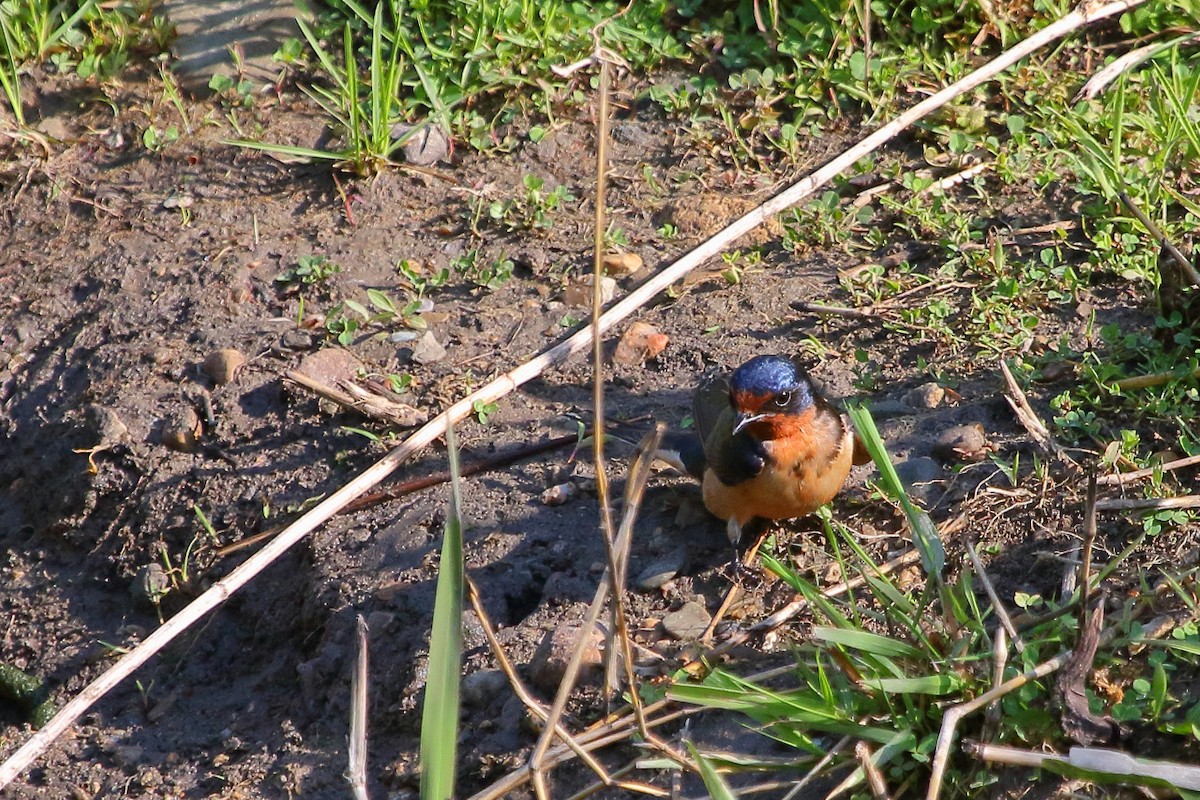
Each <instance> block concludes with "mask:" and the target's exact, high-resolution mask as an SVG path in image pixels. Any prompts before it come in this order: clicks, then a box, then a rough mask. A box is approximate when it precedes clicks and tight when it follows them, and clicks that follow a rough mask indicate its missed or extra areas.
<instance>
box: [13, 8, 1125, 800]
mask: <svg viewBox="0 0 1200 800" xmlns="http://www.w3.org/2000/svg"><path fill="white" fill-rule="evenodd" d="M1144 2H1146V0H1117V1H1116V2H1112V3H1105V4H1104V5H1100V6H1095V5H1091V4H1086V3H1085V4H1083V5H1082V6H1080V7H1079V8H1077V9H1075V10H1074V11H1071V12H1070V13H1068V14H1064V15H1063V16H1062V17H1060V18H1059V19H1058V20H1056V21H1054V22H1053V23H1051V24H1049V25H1047V26H1046V27H1045V28H1042V29H1041V30H1040V31H1038V32H1037V33H1034V34H1033V35H1032V36H1030V37H1029V38H1027V39H1025V40H1024V41H1022V42H1021V43H1019V44H1018V45H1016V46H1015V47H1013V48H1011V49H1009V50H1006V51H1005V52H1003V53H1001V54H1000V55H998V56H997V57H996V58H994V59H992V60H991V61H989V62H987V63H986V64H984V65H983V66H981V67H979V68H978V69H976V70H974V71H972V72H971V73H969V74H967V75H966V76H964V77H963V78H961V79H959V80H957V81H955V82H954V83H951V84H950V85H949V86H946V87H945V88H943V89H942V90H940V91H938V92H935V93H934V94H932V95H930V96H929V97H927V98H925V99H924V100H922V101H921V102H919V103H917V104H916V105H914V106H913V107H912V108H910V109H909V110H908V111H906V112H904V113H903V114H901V115H900V116H898V117H897V118H896V119H894V120H892V121H891V122H889V123H887V124H886V125H884V126H883V127H881V128H879V129H878V130H876V131H875V132H874V133H871V134H869V135H868V136H866V137H864V138H863V139H862V140H860V141H859V142H858V143H857V144H855V145H854V146H852V147H850V148H849V149H847V150H846V151H845V152H843V153H842V154H841V155H839V156H837V157H835V158H833V159H831V160H830V161H828V162H827V163H826V164H825V165H823V166H822V167H820V168H819V169H817V170H815V171H814V172H812V173H811V174H809V175H808V176H806V177H804V178H802V179H801V180H799V181H797V182H796V183H794V184H792V185H791V186H790V187H788V188H787V189H785V190H784V191H783V192H781V193H779V194H778V195H776V196H775V197H772V198H771V199H770V200H768V201H767V202H765V203H763V204H762V205H761V206H759V207H758V208H756V209H754V210H752V211H750V212H748V213H747V214H745V215H743V216H742V217H739V218H738V219H737V220H735V221H734V222H732V223H731V224H729V225H728V226H726V227H725V228H724V229H722V230H721V231H718V232H717V233H715V234H713V236H711V237H710V238H708V239H707V240H705V241H704V242H703V243H701V244H700V245H699V246H698V247H696V248H695V249H693V250H691V251H690V252H688V253H687V254H685V255H684V256H683V257H681V258H680V259H678V260H677V261H675V262H674V263H673V264H671V265H669V266H667V267H665V268H664V269H662V270H660V271H659V272H658V273H657V274H655V275H654V276H653V277H651V278H650V279H649V280H647V281H646V282H645V283H643V284H642V285H641V286H639V287H638V288H637V289H634V290H633V291H631V292H630V293H629V294H628V295H626V296H625V297H624V298H622V299H621V300H620V301H618V302H617V303H615V304H614V305H613V306H612V307H611V308H610V309H609V310H608V312H607V313H605V314H604V316H603V317H602V318H601V320H600V324H599V325H595V326H587V327H585V328H582V329H580V330H579V331H577V332H575V333H574V334H572V335H571V336H569V337H568V338H567V339H565V340H564V341H562V342H559V343H558V344H557V345H555V346H553V347H551V348H549V349H548V350H545V351H543V352H542V353H540V354H539V355H538V356H536V357H535V358H532V359H530V360H529V361H526V362H525V363H523V364H521V365H520V366H519V367H516V368H515V369H513V370H511V371H509V372H507V373H505V374H504V375H501V376H500V377H498V378H496V379H495V380H493V381H491V382H490V383H488V384H487V385H485V386H483V387H481V388H479V389H477V390H476V391H474V392H472V393H471V394H469V395H467V396H466V397H464V398H463V399H462V400H459V401H458V402H457V403H454V404H453V405H451V406H450V407H449V408H447V409H446V410H445V411H443V412H442V413H441V414H438V415H437V416H436V417H434V418H433V419H431V420H430V421H429V422H427V423H425V425H424V426H422V427H421V428H419V429H418V430H416V431H415V432H414V433H413V434H412V435H410V436H409V437H408V438H407V439H405V440H404V441H403V442H402V443H401V444H399V445H398V446H397V447H396V448H395V449H393V450H392V451H391V452H390V453H388V454H387V455H386V456H384V457H383V458H382V459H380V460H379V461H378V462H376V463H375V464H373V465H372V466H370V467H368V468H367V469H366V470H364V471H363V472H362V473H360V474H359V475H358V476H357V477H355V478H354V479H353V480H351V481H350V482H349V483H347V484H345V485H344V486H343V487H342V488H341V489H338V490H337V491H336V492H334V493H333V494H331V495H330V496H329V497H328V498H327V499H326V500H324V501H323V502H321V503H319V504H317V506H315V507H314V508H313V509H312V510H310V511H309V512H308V513H307V514H305V515H304V516H302V517H301V518H300V519H298V520H296V521H295V522H294V523H292V524H291V525H289V526H288V528H287V529H286V530H284V531H283V532H282V533H281V534H280V535H279V537H278V538H276V539H275V540H273V541H272V542H271V543H270V544H268V545H267V546H266V547H264V548H263V549H262V550H261V551H259V552H258V553H256V554H254V555H253V556H251V557H250V558H249V559H248V560H247V561H246V562H245V563H244V564H242V565H241V566H240V567H238V568H237V569H235V570H233V571H232V572H231V573H230V574H229V575H228V576H226V577H225V578H224V579H222V580H221V581H219V582H218V583H216V584H215V585H213V586H212V588H210V589H209V590H208V591H206V592H205V593H204V594H202V595H200V597H197V598H196V599H195V600H193V601H192V602H191V603H190V604H188V605H187V606H185V607H184V608H183V609H182V610H181V611H180V612H179V613H178V614H176V615H175V616H174V617H172V618H171V620H170V621H169V622H167V623H166V624H164V625H162V626H161V627H160V628H158V629H157V630H156V631H154V633H152V634H150V636H148V637H147V638H146V640H145V641H144V642H142V643H141V644H140V645H138V646H137V647H135V648H134V649H133V650H131V651H130V652H129V653H127V654H126V655H125V656H123V657H122V658H121V660H120V661H118V662H117V663H116V664H114V665H113V666H112V667H110V668H109V669H108V670H106V671H105V672H104V673H102V674H101V675H100V676H99V677H98V678H96V679H95V680H94V681H92V682H91V683H90V684H88V686H87V687H85V688H84V689H83V691H81V692H80V693H79V694H78V695H76V696H75V697H74V698H73V699H72V700H71V701H70V702H68V703H67V704H66V705H64V706H63V708H62V710H61V711H59V713H58V714H57V715H55V717H54V718H53V719H51V720H50V721H49V722H48V723H47V724H46V725H45V727H43V728H42V729H41V730H40V731H38V732H37V733H36V734H34V735H33V736H32V737H30V739H29V740H28V741H27V742H26V743H25V744H24V745H22V746H21V747H20V748H19V749H18V750H17V751H16V752H15V753H13V754H12V755H11V756H10V757H9V758H8V759H7V760H6V761H5V762H4V763H3V764H0V789H3V788H4V787H6V786H8V784H10V783H12V781H13V780H14V779H15V778H16V777H17V776H18V775H20V774H21V773H22V772H23V771H24V770H25V768H26V767H28V766H29V765H30V764H31V763H32V762H33V760H34V759H36V758H37V757H38V756H39V755H40V754H41V753H42V752H43V751H45V749H46V748H47V747H49V745H50V743H51V742H53V741H54V740H55V739H57V738H58V737H59V736H61V735H62V734H63V733H65V732H66V731H67V729H68V728H70V727H71V726H72V725H73V724H74V723H75V721H76V720H77V719H79V717H81V716H82V715H83V714H84V713H85V712H86V711H87V710H88V709H89V708H91V706H92V705H93V704H94V703H95V702H96V701H97V700H99V699H100V698H101V697H103V696H104V695H105V694H107V693H108V692H109V691H110V690H111V689H112V688H113V687H114V686H116V685H117V684H119V683H120V682H121V681H123V680H124V679H125V678H127V677H128V676H129V675H131V674H132V673H133V672H134V671H136V670H137V668H138V667H140V666H141V665H142V664H144V663H146V661H148V660H149V659H150V658H151V657H153V656H154V655H155V654H156V653H157V652H158V651H159V650H161V649H162V648H163V647H164V646H165V645H166V644H167V643H169V642H170V641H172V640H173V639H174V638H175V637H176V636H178V635H179V634H180V633H182V632H183V631H185V630H187V629H188V628H189V627H191V626H192V625H193V624H194V623H195V622H196V621H197V620H199V619H200V618H202V617H203V616H205V615H206V614H208V612H209V611H211V610H212V609H214V608H216V607H217V606H219V605H221V604H222V603H224V602H225V600H226V599H228V598H229V596H230V595H231V594H233V593H234V592H236V591H237V590H238V589H240V588H241V587H243V586H245V585H246V583H248V582H249V581H250V580H251V579H252V578H253V577H254V576H255V575H257V574H258V573H259V572H261V571H262V570H264V569H266V567H267V566H268V565H270V564H271V563H272V562H273V561H275V559H277V558H278V557H279V556H281V555H282V554H283V553H285V552H287V550H289V549H290V548H291V547H292V546H293V545H295V544H296V543H297V542H299V541H300V540H301V539H303V538H304V537H306V536H307V535H308V534H309V533H311V532H312V531H314V530H316V529H317V528H318V527H320V526H321V525H323V524H324V523H325V522H327V521H328V520H329V519H330V518H331V517H333V516H334V515H335V514H336V513H337V512H338V511H339V510H340V509H342V508H343V507H345V506H346V505H347V504H348V503H350V502H351V501H352V500H354V499H355V498H357V497H358V496H359V495H361V494H364V493H365V492H367V491H368V490H369V489H371V487H373V486H375V485H376V484H378V483H379V482H380V481H382V480H383V479H384V478H386V477H387V476H388V475H390V474H391V473H392V472H393V471H394V470H395V469H396V467H398V466H399V465H400V464H402V463H403V462H404V461H406V460H407V459H409V458H411V457H412V456H413V455H414V454H416V453H418V452H420V451H421V450H423V449H424V448H425V447H427V446H428V445H429V444H430V443H432V442H433V441H434V440H436V439H437V438H438V437H440V436H442V435H443V434H444V433H445V431H446V428H447V426H448V425H450V424H453V423H455V422H458V421H460V420H463V419H465V418H466V417H467V416H468V415H470V414H471V412H472V410H473V406H474V403H475V402H477V401H482V402H485V403H490V402H495V401H496V400H499V399H500V398H502V397H504V396H505V395H507V394H509V393H510V392H513V391H515V390H516V389H517V388H518V387H520V386H522V385H523V384H525V383H527V382H528V381H530V380H533V379H534V378H536V377H537V376H539V375H541V374H542V373H544V372H545V371H546V370H547V369H549V368H550V367H552V366H554V365H556V364H559V363H561V362H563V361H565V360H566V359H568V358H570V357H571V356H572V355H574V354H576V353H578V352H580V351H581V350H583V349H584V348H586V347H587V346H588V345H589V344H590V343H591V340H592V337H593V336H599V335H603V334H604V333H607V332H608V331H609V330H611V329H612V328H613V327H614V326H615V325H616V324H617V323H618V322H620V321H621V320H623V319H625V318H626V317H628V316H629V315H630V314H632V313H633V312H634V311H636V310H637V309H639V308H641V307H642V306H643V305H645V304H646V303H647V302H649V301H650V300H651V299H653V298H654V297H655V296H657V295H658V293H659V292H661V291H662V290H664V289H666V288H667V287H668V286H670V285H671V284H672V283H674V282H675V281H677V280H679V279H680V278H682V277H683V276H684V275H686V274H687V273H689V272H691V271H692V270H693V269H695V268H696V267H697V266H699V265H700V264H703V263H705V262H706V261H708V259H709V258H711V257H712V256H714V255H716V254H717V253H719V252H721V251H722V250H723V249H724V248H725V247H726V246H727V245H729V244H731V243H732V242H734V241H736V240H737V239H738V238H740V237H741V236H743V235H745V234H746V233H749V232H750V231H751V230H753V229H754V228H757V227H758V226H759V225H761V224H762V223H763V222H764V221H765V220H767V219H770V218H772V217H774V216H775V215H776V214H778V213H780V212H781V211H784V210H786V209H788V208H790V207H792V206H794V205H796V204H797V203H799V202H801V201H802V200H804V199H805V198H807V197H809V196H810V195H811V194H812V193H813V192H815V191H816V190H817V189H819V188H820V187H821V186H824V185H825V184H826V183H828V182H829V181H831V180H832V179H833V178H834V177H836V176H837V175H839V174H841V173H842V172H843V171H844V170H846V169H847V168H849V167H850V166H852V165H853V164H855V163H856V162H857V161H859V160H860V159H861V158H863V157H864V156H866V155H868V154H869V153H872V152H874V151H875V150H877V149H879V148H880V147H881V146H882V145H884V144H886V143H887V142H889V141H891V140H892V139H893V138H895V137H896V136H897V135H899V134H900V133H901V132H903V131H905V130H907V129H908V128H909V127H911V126H912V125H913V124H914V123H915V122H917V121H918V120H920V119H922V118H924V117H926V116H928V115H929V114H931V113H933V112H934V111H936V110H937V109H939V108H941V107H943V106H944V105H946V104H947V103H949V102H950V101H952V100H954V99H955V98H956V97H959V96H960V95H962V94H964V93H966V92H969V91H970V90H972V89H974V88H975V87H977V86H980V85H982V84H984V83H986V82H988V81H990V80H991V79H992V78H994V77H995V76H996V75H998V74H999V73H1001V72H1003V71H1004V70H1006V69H1008V68H1009V67H1011V66H1012V65H1013V64H1016V63H1017V62H1018V61H1020V60H1021V59H1022V58H1025V57H1026V56H1028V55H1029V54H1031V53H1033V52H1035V51H1037V50H1038V49H1040V48H1042V47H1044V46H1045V45H1047V44H1049V43H1051V42H1054V41H1056V40H1058V39H1060V38H1062V37H1063V36H1065V35H1067V34H1068V33H1071V32H1072V31H1075V30H1078V29H1079V28H1082V27H1084V26H1086V25H1089V24H1091V23H1093V22H1097V21H1099V20H1102V19H1107V18H1109V17H1112V16H1114V15H1117V14H1121V13H1124V12H1125V11H1128V10H1129V9H1132V8H1136V7H1137V6H1139V5H1142V4H1143V3H1144Z"/></svg>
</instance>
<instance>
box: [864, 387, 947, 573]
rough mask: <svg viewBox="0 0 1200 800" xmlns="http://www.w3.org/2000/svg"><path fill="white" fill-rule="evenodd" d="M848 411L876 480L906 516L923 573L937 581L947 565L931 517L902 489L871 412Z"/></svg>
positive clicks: (944, 552) (865, 410)
mask: <svg viewBox="0 0 1200 800" xmlns="http://www.w3.org/2000/svg"><path fill="white" fill-rule="evenodd" d="M848 411H849V414H850V420H851V421H852V422H853V423H854V427H855V428H856V429H857V430H858V435H859V436H860V437H861V438H862V441H863V444H864V445H866V448H867V452H868V453H870V454H871V459H872V460H873V461H874V462H875V466H876V467H878V468H879V479H880V482H881V483H882V485H883V488H884V490H885V491H887V493H888V494H890V495H891V496H892V497H894V498H895V499H896V500H897V501H898V502H899V503H900V507H901V508H902V509H903V510H904V516H905V517H907V518H908V525H909V527H910V528H911V529H912V536H913V545H915V546H916V548H917V552H919V553H920V554H921V566H922V567H924V569H925V574H926V575H928V576H929V577H930V578H932V579H934V580H936V581H937V582H938V583H940V582H941V580H942V570H943V569H944V568H945V566H946V550H945V548H944V547H943V546H942V540H941V538H940V537H939V536H938V532H937V528H935V527H934V525H933V520H931V519H930V518H929V515H928V514H926V513H925V512H924V511H921V510H920V509H918V508H917V507H916V506H915V505H914V504H913V502H912V500H911V499H910V498H909V496H908V492H906V491H905V490H904V484H902V483H901V482H900V476H898V475H897V474H896V468H895V467H894V466H892V461H891V459H890V458H888V454H887V449H886V448H885V447H884V446H883V439H882V438H881V437H880V435H879V429H878V428H876V427H875V420H874V419H872V418H871V412H870V411H868V410H867V409H866V408H864V407H862V406H851V407H850V408H849V409H848Z"/></svg>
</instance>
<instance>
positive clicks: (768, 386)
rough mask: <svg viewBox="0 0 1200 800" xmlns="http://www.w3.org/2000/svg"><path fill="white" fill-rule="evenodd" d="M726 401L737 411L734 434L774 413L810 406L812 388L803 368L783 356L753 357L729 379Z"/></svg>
mask: <svg viewBox="0 0 1200 800" xmlns="http://www.w3.org/2000/svg"><path fill="white" fill-rule="evenodd" d="M729 402H730V403H731V404H732V406H733V410H734V413H735V414H737V421H736V423H735V427H734V433H737V432H738V431H740V430H741V429H742V428H744V427H746V426H747V425H750V424H752V423H755V422H759V421H762V420H767V419H769V418H771V417H775V416H777V415H781V414H783V415H786V414H801V413H803V412H804V411H806V410H807V409H809V408H812V406H813V404H814V402H815V400H814V391H813V385H812V382H811V381H810V380H809V378H808V375H806V374H805V372H804V370H802V369H801V368H800V367H798V366H796V364H795V363H793V362H792V360H791V359H790V358H785V357H783V356H755V357H754V358H752V359H750V360H749V361H747V362H746V363H745V364H742V365H741V366H740V367H738V368H737V369H736V370H734V372H733V375H732V376H731V377H730V379H729Z"/></svg>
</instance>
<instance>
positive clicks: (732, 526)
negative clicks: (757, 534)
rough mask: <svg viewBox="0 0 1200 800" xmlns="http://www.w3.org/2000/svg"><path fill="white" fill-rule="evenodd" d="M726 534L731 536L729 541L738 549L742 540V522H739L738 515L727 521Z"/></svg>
mask: <svg viewBox="0 0 1200 800" xmlns="http://www.w3.org/2000/svg"><path fill="white" fill-rule="evenodd" d="M725 535H726V536H728V537H729V543H730V544H731V545H733V546H734V548H735V549H736V548H737V546H738V544H739V543H740V542H741V541H742V523H740V522H738V520H737V517H730V518H729V521H728V522H726V523H725Z"/></svg>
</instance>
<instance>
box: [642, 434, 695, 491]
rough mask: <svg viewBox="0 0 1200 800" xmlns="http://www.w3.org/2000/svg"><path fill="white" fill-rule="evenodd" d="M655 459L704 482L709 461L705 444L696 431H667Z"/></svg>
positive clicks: (659, 444) (655, 453)
mask: <svg viewBox="0 0 1200 800" xmlns="http://www.w3.org/2000/svg"><path fill="white" fill-rule="evenodd" d="M654 457H655V458H657V459H659V460H661V461H665V462H666V463H668V464H670V465H671V466H673V467H675V469H677V470H680V471H682V472H686V473H687V474H688V475H691V476H692V477H693V478H695V479H696V480H698V481H702V480H704V468H705V466H707V464H708V459H707V458H706V457H705V455H704V443H703V442H701V441H700V437H699V436H697V435H696V432H695V431H667V432H666V433H664V434H663V436H662V440H661V441H660V442H659V443H658V449H657V450H655V451H654Z"/></svg>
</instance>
